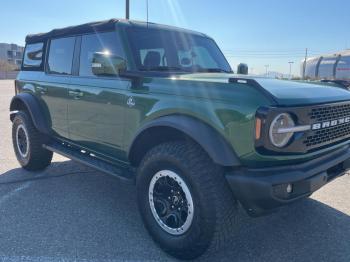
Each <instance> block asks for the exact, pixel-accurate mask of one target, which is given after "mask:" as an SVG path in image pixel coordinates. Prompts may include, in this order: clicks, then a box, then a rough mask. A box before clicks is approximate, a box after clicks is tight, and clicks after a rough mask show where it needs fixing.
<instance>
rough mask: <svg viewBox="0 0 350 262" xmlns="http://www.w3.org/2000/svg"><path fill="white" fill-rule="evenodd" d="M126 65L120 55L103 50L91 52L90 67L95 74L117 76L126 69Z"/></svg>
mask: <svg viewBox="0 0 350 262" xmlns="http://www.w3.org/2000/svg"><path fill="white" fill-rule="evenodd" d="M126 67H127V66H126V61H125V59H123V58H122V57H119V56H115V55H112V54H109V53H103V52H96V53H94V54H93V57H92V63H91V69H92V73H93V74H94V75H96V76H118V75H120V73H122V72H125V71H126Z"/></svg>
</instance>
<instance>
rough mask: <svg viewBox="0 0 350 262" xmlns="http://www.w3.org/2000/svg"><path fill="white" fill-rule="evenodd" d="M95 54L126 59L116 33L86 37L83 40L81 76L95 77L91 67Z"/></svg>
mask: <svg viewBox="0 0 350 262" xmlns="http://www.w3.org/2000/svg"><path fill="white" fill-rule="evenodd" d="M94 53H108V54H110V55H112V56H119V57H121V58H124V57H125V56H124V52H123V50H122V46H121V43H120V40H119V38H118V35H117V33H116V32H107V33H98V34H90V35H84V36H82V39H81V51H80V68H79V75H80V76H94V74H93V73H92V66H91V65H92V60H93V55H94Z"/></svg>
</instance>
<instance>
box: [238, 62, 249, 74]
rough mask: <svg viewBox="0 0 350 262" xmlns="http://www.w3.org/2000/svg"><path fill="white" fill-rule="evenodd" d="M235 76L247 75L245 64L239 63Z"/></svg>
mask: <svg viewBox="0 0 350 262" xmlns="http://www.w3.org/2000/svg"><path fill="white" fill-rule="evenodd" d="M237 74H240V75H248V65H247V64H243V63H240V64H239V65H238V66H237Z"/></svg>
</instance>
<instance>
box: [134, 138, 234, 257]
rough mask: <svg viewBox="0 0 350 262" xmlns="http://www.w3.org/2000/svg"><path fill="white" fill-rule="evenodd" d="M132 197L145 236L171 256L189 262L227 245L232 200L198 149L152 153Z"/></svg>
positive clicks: (184, 146)
mask: <svg viewBox="0 0 350 262" xmlns="http://www.w3.org/2000/svg"><path fill="white" fill-rule="evenodd" d="M137 192H138V204H139V209H140V213H141V216H142V218H143V221H144V223H145V225H146V228H147V230H148V231H149V232H150V234H151V236H152V238H153V239H154V240H155V242H156V243H158V245H159V246H160V247H161V248H162V249H163V250H164V251H166V252H167V253H169V254H170V255H172V256H174V257H177V258H180V259H193V258H196V257H198V256H200V255H202V254H203V253H204V252H205V251H206V250H208V249H209V250H213V251H217V250H219V249H220V248H221V246H222V245H223V244H227V243H229V238H230V236H231V233H232V230H233V226H232V225H233V222H234V218H235V217H236V210H235V200H234V199H233V195H232V193H231V191H230V189H229V187H228V184H227V182H226V180H225V178H224V175H223V169H222V168H221V167H219V166H217V165H215V164H214V163H213V162H212V160H211V159H210V158H209V156H208V155H207V154H206V152H204V151H203V150H202V149H201V148H200V147H199V146H198V145H197V144H195V143H193V142H185V141H175V142H168V143H164V144H161V145H158V146H156V147H155V148H153V149H151V150H150V151H149V152H148V153H147V154H146V156H145V157H144V159H143V161H142V163H141V165H140V167H139V170H138V175H137Z"/></svg>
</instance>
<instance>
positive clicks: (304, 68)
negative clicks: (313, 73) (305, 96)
mask: <svg viewBox="0 0 350 262" xmlns="http://www.w3.org/2000/svg"><path fill="white" fill-rule="evenodd" d="M307 53H308V49H307V48H306V49H305V60H304V65H303V80H305V74H306V60H307Z"/></svg>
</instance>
